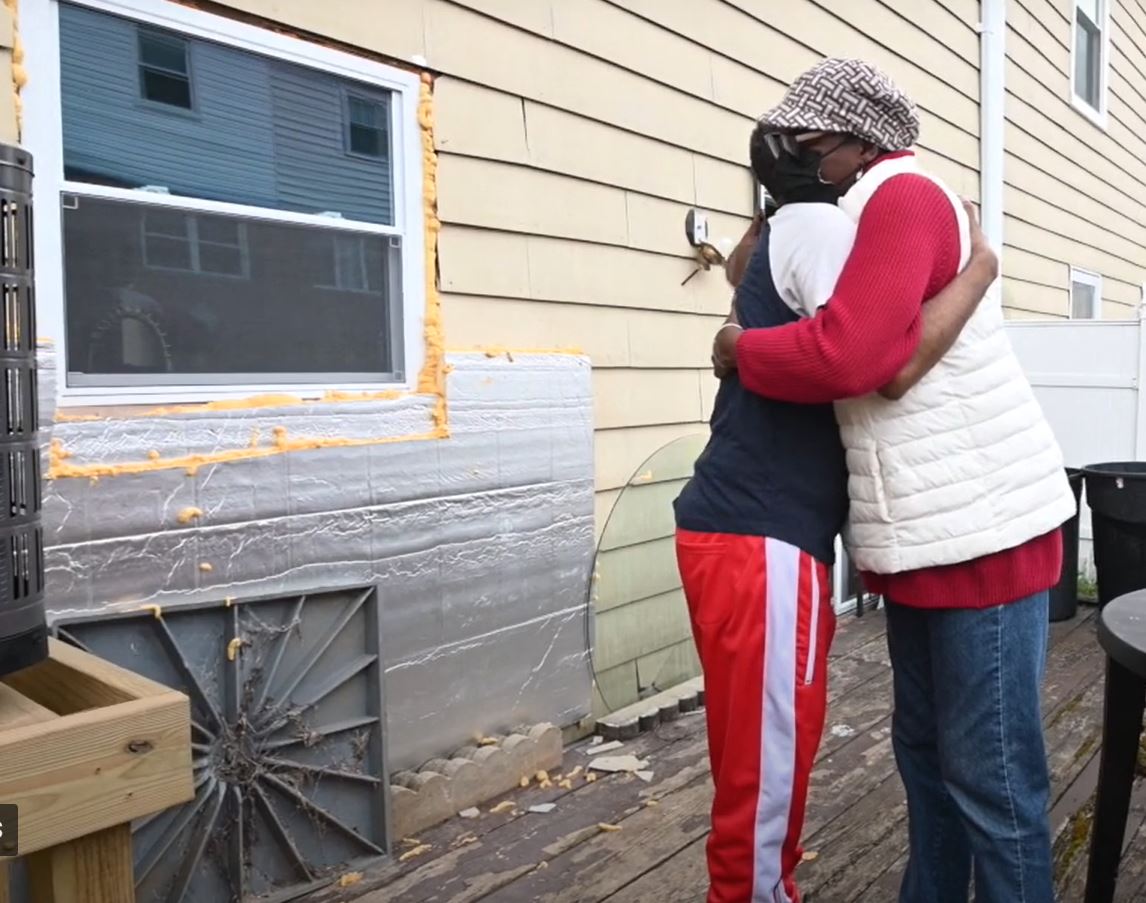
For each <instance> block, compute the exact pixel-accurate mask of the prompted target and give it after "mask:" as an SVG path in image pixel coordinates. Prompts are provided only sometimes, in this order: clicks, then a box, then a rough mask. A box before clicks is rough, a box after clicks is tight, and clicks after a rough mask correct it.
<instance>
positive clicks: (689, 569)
mask: <svg viewBox="0 0 1146 903" xmlns="http://www.w3.org/2000/svg"><path fill="white" fill-rule="evenodd" d="M676 551H677V564H678V566H679V568H680V574H681V579H682V581H683V583H684V592H685V596H686V598H687V599H688V608H689V614H690V616H691V618H692V629H693V635H694V637H695V638H696V645H697V650H698V651H699V653H700V661H701V665H702V667H703V668H704V692H705V698H706V702H705V705H706V709H707V717H708V749H709V756H710V758H711V761H712V777H713V781H714V782H715V784H716V799H715V801H714V802H713V806H712V833H711V835H710V836H709V839H708V873H709V881H710V886H709V892H708V903H758V901H759V903H798V901H799V899H800V895H799V891H798V890H797V889H796V881H795V871H796V866H797V865H798V864H799V862H800V859H801V856H802V850H801V848H800V832H801V830H802V829H803V825H804V808H805V804H806V802H807V798H808V777H809V775H810V774H811V772H812V763H813V762H814V760H815V757H816V750H817V748H818V747H819V745H820V738H821V736H822V734H823V730H824V718H825V712H826V708H827V677H828V673H827V671H828V668H827V658H828V648H829V646H831V643H832V637H833V635H834V634H835V627H836V618H835V613H834V612H833V610H832V602H831V591H830V582H829V581H830V577H829V573H828V569H827V567H826V566H825V565H823V564H821V563H820V562H818V561H816V560H815V559H813V558H812V557H811V556H810V555H808V554H807V553H805V552H802V551H800V550H799V549H797V548H795V547H794V546H790V545H788V544H787V543H784V542H780V541H778V540H775V539H767V538H764V537H757V536H733V535H725V534H720V533H690V532H688V531H685V530H678V531H677V535H676Z"/></svg>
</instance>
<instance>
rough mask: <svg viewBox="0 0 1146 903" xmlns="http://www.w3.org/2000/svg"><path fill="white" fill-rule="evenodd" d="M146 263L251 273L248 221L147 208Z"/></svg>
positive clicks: (154, 266)
mask: <svg viewBox="0 0 1146 903" xmlns="http://www.w3.org/2000/svg"><path fill="white" fill-rule="evenodd" d="M143 264H144V266H147V267H150V268H152V269H168V270H187V271H188V272H191V273H204V274H208V275H212V276H237V277H245V276H248V275H249V274H250V263H249V255H248V252H247V227H246V224H245V223H242V222H239V221H237V220H234V219H230V218H225V217H221V216H203V215H199V214H193V213H180V212H179V211H177V210H163V209H156V210H148V211H147V213H146V214H145V215H144V217H143Z"/></svg>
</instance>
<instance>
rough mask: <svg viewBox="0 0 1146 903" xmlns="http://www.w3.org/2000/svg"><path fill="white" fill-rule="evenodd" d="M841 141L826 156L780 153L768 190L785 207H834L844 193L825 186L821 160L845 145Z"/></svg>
mask: <svg viewBox="0 0 1146 903" xmlns="http://www.w3.org/2000/svg"><path fill="white" fill-rule="evenodd" d="M847 143H848V141H847V139H844V140H843V141H841V142H840V143H839V144H837V145H836V146H835V147H833V148H832V149H831V150H829V151H827V152H826V153H823V154H821V153H817V152H816V151H814V150H812V149H810V148H801V150H800V153H799V154H798V155H795V154H789V153H782V154H780V156H779V157H778V158H777V159H776V162H775V163H774V164H773V170H772V177H771V179H770V180H769V181H770V182H771V183H772V184H771V185H769V190H770V191H772V190H774V193H775V194H776V196H777V197H778V198H782V199H783V202H784V203H785V204H807V203H813V204H817V203H818V204H835V203H838V202H839V199H840V198H841V197H843V196H844V194H845V193H846V191H847V189H846V188H840V187H839V186H836V185H833V184H832V183H830V182H825V181H824V180H823V178H822V177H821V175H820V172H821V169H822V167H823V164H824V160H825V159H826V158H827V157H829V156H831V155H832V154H834V153H835V152H836V151H837V150H839V149H840V148H841V147H843V146H844V145H845V144H847Z"/></svg>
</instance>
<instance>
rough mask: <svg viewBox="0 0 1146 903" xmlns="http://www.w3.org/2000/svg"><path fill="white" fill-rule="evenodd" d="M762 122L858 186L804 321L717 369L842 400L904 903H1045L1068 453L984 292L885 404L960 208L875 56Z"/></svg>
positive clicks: (1068, 509)
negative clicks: (1049, 750)
mask: <svg viewBox="0 0 1146 903" xmlns="http://www.w3.org/2000/svg"><path fill="white" fill-rule="evenodd" d="M761 123H762V124H763V126H764V127H765V128H766V129H768V130H770V132H771V133H772V134H774V135H775V138H774V141H775V143H776V144H777V147H778V149H781V150H783V151H784V152H787V153H789V154H791V155H792V156H793V157H794V158H796V159H798V160H800V161H802V163H803V165H807V166H808V167H810V168H813V169H814V170H815V171H816V173H817V174H818V176H819V177H820V178H821V179H822V180H824V181H825V182H829V183H831V184H834V185H837V186H841V187H844V186H849V189H850V190H848V192H847V194H846V195H845V196H844V199H843V200H842V201H841V204H840V206H841V208H842V209H843V210H844V211H845V212H846V213H848V214H849V215H850V216H851V217H852V218H853V219H854V220H856V222H857V233H856V242H855V245H854V247H853V250H852V254H851V256H850V257H849V259H848V263H847V264H846V265H845V267H844V270H843V272H842V274H841V276H840V280H839V282H838V284H837V286H836V290H835V292H834V293H833V295H832V298H831V299H830V300H829V302H828V303H827V305H825V306H824V307H823V308H822V309H821V311H820V312H819V313H818V314H817V316H815V317H814V318H809V319H806V320H801V321H799V322H797V323H793V324H789V325H784V326H779V327H775V328H771V329H749V330H740V331H736V330H729V329H724V330H722V331H721V333H719V334H718V336H717V340H716V343H715V345H714V360H715V361H716V362H717V365H718V366H720V367H735V368H736V369H737V371H738V375H739V378H740V381H741V383H742V384H743V385H744V386H745V387H746V388H747V389H749V390H750V391H752V392H755V393H757V394H759V395H762V396H765V397H768V398H773V399H777V400H780V401H788V402H802V403H808V404H822V403H824V402H827V401H833V402H836V415H837V420H838V422H839V425H840V434H841V439H842V440H843V444H844V447H845V451H846V457H847V465H848V495H849V499H850V503H851V505H850V511H849V516H848V528H847V531H846V538H847V543H848V549H849V553H850V555H851V557H852V559H853V561H855V563H856V564H857V566H858V567H859V569H860V570H861V572H862V574H863V577H864V580H865V583H866V584H867V587H868V589H869V590H870V591H872V592H875V593H878V594H880V595H882V596H883V597H884V598H885V599H886V601H887V624H888V646H889V649H890V654H891V660H892V666H893V669H894V693H895V714H894V718H893V730H892V739H893V744H894V748H895V753H896V759H897V763H898V765H899V770H900V774H901V776H902V778H903V783H904V786H905V788H906V791H907V802H908V816H909V828H910V856H909V861H908V865H907V869H906V872H905V875H904V878H903V883H902V887H901V892H900V901H901V903H924V901H926V903H966V901H967V899H968V888H969V885H970V881H971V878H972V874H973V876H974V882H975V892H976V899H977V900H978V901H979V903H1053V900H1054V891H1053V881H1052V869H1051V852H1050V833H1049V828H1048V823H1047V806H1048V803H1049V794H1050V781H1049V776H1048V771H1047V764H1046V754H1045V748H1044V743H1043V735H1042V723H1041V715H1040V707H1039V685H1040V682H1041V677H1042V673H1043V668H1044V663H1045V658H1046V643H1047V632H1048V611H1047V607H1048V592H1047V591H1048V590H1049V589H1050V587H1052V586H1053V585H1054V584H1055V583H1057V582H1058V579H1059V576H1060V572H1061V569H1062V538H1061V533H1060V530H1059V527H1060V525H1061V524H1062V523H1063V522H1065V521H1066V520H1067V519H1068V518H1070V517H1071V516H1072V515H1073V514H1074V511H1075V501H1074V496H1073V493H1072V492H1071V490H1070V487H1069V484H1068V482H1067V478H1066V474H1065V471H1064V468H1063V460H1062V454H1061V452H1060V450H1059V448H1058V445H1057V443H1056V442H1055V439H1054V436H1053V434H1052V432H1051V430H1050V427H1049V426H1048V424H1047V422H1046V420H1045V418H1044V417H1043V414H1042V411H1041V409H1040V408H1039V406H1038V404H1037V402H1036V400H1035V397H1034V393H1033V392H1032V390H1031V388H1030V385H1029V383H1028V382H1027V380H1026V378H1025V376H1024V375H1023V372H1022V369H1021V367H1020V366H1019V364H1018V361H1017V360H1016V358H1015V356H1014V354H1013V352H1012V350H1011V347H1010V343H1009V341H1008V339H1007V336H1006V333H1005V331H1004V324H1003V314H1002V310H1001V306H1000V300H999V298H998V297H997V296H994V295H989V296H988V297H987V298H986V299H985V300H984V302H983V303H982V304H981V305H980V306H979V308H978V310H977V311H976V313H975V314H974V316H972V318H971V320H970V321H969V323H968V324H967V326H966V328H965V329H964V330H963V332H962V333H961V334H960V336H959V338H958V339H957V340H956V341H955V343H954V345H953V346H952V347H951V349H950V351H948V353H947V354H946V355H945V356H944V357H943V358H942V360H941V361H940V362H939V363H938V364H937V365H936V366H935V367H934V368H933V369H932V370H931V371H930V372H928V373H927V374H926V375H925V376H923V378H922V379H920V380H919V381H918V383H917V384H916V385H914V386H913V387H912V388H910V389H909V390H907V391H906V392H905V394H903V395H902V397H899V398H890V399H889V398H887V397H884V396H881V395H879V394H876V393H877V390H879V389H881V388H884V387H886V386H887V385H888V384H889V383H890V382H891V381H892V379H893V377H895V376H896V374H898V373H899V372H900V371H901V370H902V368H903V367H904V366H905V364H907V362H908V361H909V360H910V359H911V357H912V355H913V353H914V352H915V350H916V347H917V346H918V343H919V337H920V334H921V312H922V308H923V305H924V304H925V303H926V302H927V301H929V300H930V299H931V298H933V297H934V296H935V295H936V294H937V293H938V292H939V291H940V290H941V289H942V288H943V287H944V286H946V285H947V284H948V283H949V282H951V280H952V279H953V278H954V277H955V276H956V274H957V273H959V272H960V271H961V269H962V268H963V267H964V266H965V265H966V262H967V259H968V256H969V248H970V244H969V228H968V220H967V216H966V212H965V211H964V209H963V207H962V205H961V203H960V202H959V200H958V198H957V197H956V196H955V195H954V194H953V193H952V192H951V191H950V190H949V189H948V188H947V187H946V186H945V185H944V184H943V183H942V182H941V181H940V180H938V179H937V178H935V177H934V176H933V175H931V174H929V173H927V172H926V171H924V170H923V168H922V167H921V166H920V165H919V162H918V160H917V159H916V157H915V154H914V152H913V151H912V147H913V146H914V144H915V142H916V141H917V139H918V136H919V117H918V113H917V111H916V108H915V106H914V104H913V103H912V102H911V100H910V99H909V98H908V97H907V96H906V95H905V94H904V93H903V92H902V91H900V90H899V89H898V88H897V87H896V86H895V85H894V84H893V83H892V82H891V80H890V79H888V77H887V76H886V75H884V74H883V73H882V72H880V71H879V70H878V69H876V68H875V67H873V66H871V65H869V64H867V63H864V62H862V61H859V60H843V59H830V60H826V61H824V62H823V63H821V64H819V65H817V66H815V67H813V68H812V69H811V70H809V71H808V72H806V73H804V74H803V75H802V76H800V77H799V78H798V79H797V80H796V81H795V82H794V83H793V84H792V86H791V88H790V89H789V91H788V92H787V94H786V95H785V97H784V99H783V101H782V102H781V103H780V104H779V105H778V106H777V107H776V108H774V109H773V110H772V111H770V112H769V113H767V114H765V116H764V117H762V118H761ZM884 394H885V395H886V394H887V393H886V392H885V393H884Z"/></svg>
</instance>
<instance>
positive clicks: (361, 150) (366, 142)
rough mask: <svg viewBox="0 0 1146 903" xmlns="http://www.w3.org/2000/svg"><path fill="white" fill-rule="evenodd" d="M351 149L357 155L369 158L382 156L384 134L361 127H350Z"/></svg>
mask: <svg viewBox="0 0 1146 903" xmlns="http://www.w3.org/2000/svg"><path fill="white" fill-rule="evenodd" d="M350 149H351V150H352V151H354V153H356V154H365V155H366V156H368V157H380V156H382V134H381V133H380V132H379V131H378V130H377V129H368V128H364V127H362V126H360V125H353V124H352V125H351V126H350Z"/></svg>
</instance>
